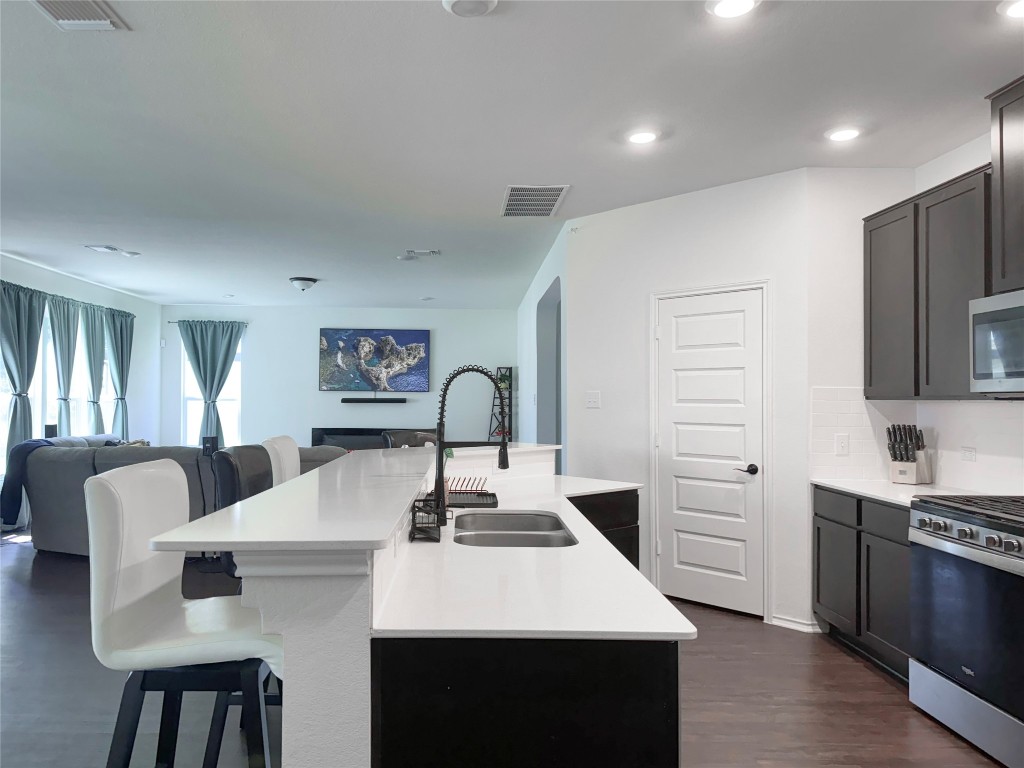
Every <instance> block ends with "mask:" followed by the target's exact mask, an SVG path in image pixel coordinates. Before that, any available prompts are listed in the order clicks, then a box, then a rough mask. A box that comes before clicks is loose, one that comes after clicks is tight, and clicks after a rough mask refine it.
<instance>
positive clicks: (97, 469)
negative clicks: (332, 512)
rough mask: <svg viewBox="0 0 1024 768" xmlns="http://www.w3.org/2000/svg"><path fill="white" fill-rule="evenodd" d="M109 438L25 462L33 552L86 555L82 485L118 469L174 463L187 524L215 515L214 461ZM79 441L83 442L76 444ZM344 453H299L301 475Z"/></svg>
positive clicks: (65, 446)
mask: <svg viewBox="0 0 1024 768" xmlns="http://www.w3.org/2000/svg"><path fill="white" fill-rule="evenodd" d="M116 439H117V438H116V437H114V436H112V435H93V436H90V437H78V438H52V440H53V442H54V443H58V441H59V444H58V445H54V446H53V447H43V448H37V449H36V450H35V451H33V452H32V454H31V455H30V456H29V457H28V461H27V463H26V473H25V493H26V495H27V496H28V500H29V505H30V506H31V509H32V544H33V546H34V547H35V548H36V549H37V550H44V551H48V552H66V553H68V554H72V555H88V554H89V531H88V525H87V523H86V517H85V481H86V479H88V478H90V477H92V476H93V475H98V474H101V473H103V472H106V471H108V470H111V469H116V468H117V467H125V466H128V465H130V464H141V463H143V462H146V461H155V460H156V459H173V460H174V461H176V462H177V463H178V464H179V465H180V466H181V468H182V469H183V470H184V471H185V477H186V479H187V480H188V497H189V519H190V520H195V519H196V518H199V517H202V516H203V515H208V514H210V513H211V512H213V511H215V510H216V503H217V502H216V498H217V495H216V483H215V481H214V475H213V461H212V459H211V457H209V456H203V455H202V450H201V449H199V448H190V447H185V446H152V447H144V446H134V445H124V446H113V447H106V446H104V443H105V442H106V441H107V440H116ZM79 441H81V442H79ZM345 453H346V451H345V450H344V449H342V448H335V447H331V446H318V447H315V448H300V449H299V460H300V462H301V466H300V468H301V471H302V472H308V471H309V470H311V469H314V468H316V467H319V466H320V465H321V464H325V463H327V462H328V461H333V460H334V459H337V458H339V457H340V456H344V455H345Z"/></svg>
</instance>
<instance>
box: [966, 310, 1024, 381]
mask: <svg viewBox="0 0 1024 768" xmlns="http://www.w3.org/2000/svg"><path fill="white" fill-rule="evenodd" d="M970 307H971V308H970V316H971V392H981V393H984V394H989V395H995V396H999V395H1007V396H1011V395H1021V396H1024V291H1014V292H1013V293H1001V294H999V295H998V296H989V297H987V298H984V299H974V300H973V301H971V304H970Z"/></svg>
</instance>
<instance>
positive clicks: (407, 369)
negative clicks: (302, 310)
mask: <svg viewBox="0 0 1024 768" xmlns="http://www.w3.org/2000/svg"><path fill="white" fill-rule="evenodd" d="M320 391H322V392H429V391H430V331H422V330H397V329H392V330H382V329H376V328H374V329H371V328H321V329H320Z"/></svg>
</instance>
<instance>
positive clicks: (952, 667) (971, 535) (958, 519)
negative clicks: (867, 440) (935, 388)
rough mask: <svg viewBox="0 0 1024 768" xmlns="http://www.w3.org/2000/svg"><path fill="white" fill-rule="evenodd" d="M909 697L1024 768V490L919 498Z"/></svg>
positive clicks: (914, 518)
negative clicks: (1022, 493) (1008, 493)
mask: <svg viewBox="0 0 1024 768" xmlns="http://www.w3.org/2000/svg"><path fill="white" fill-rule="evenodd" d="M910 546H911V556H910V557H911V592H910V594H911V600H910V603H911V608H910V624H911V643H910V648H911V660H910V700H911V702H913V703H914V704H915V705H916V706H917V707H919V708H920V709H922V710H924V711H925V712H927V713H928V714H929V715H931V716H932V717H934V718H935V719H936V720H938V721H940V722H941V723H943V724H945V725H946V726H947V727H949V728H950V729H952V730H954V731H956V732H957V733H959V734H960V735H961V736H963V737H964V738H965V739H967V740H968V741H970V742H971V743H973V744H974V745H976V746H977V747H978V748H980V749H982V750H984V751H985V752H987V753H989V754H990V755H991V756H992V757H994V758H996V759H997V760H999V761H1000V762H1002V763H1004V764H1005V765H1007V766H1010V767H1011V768H1024V496H919V497H917V498H915V499H914V500H913V502H912V503H911V514H910Z"/></svg>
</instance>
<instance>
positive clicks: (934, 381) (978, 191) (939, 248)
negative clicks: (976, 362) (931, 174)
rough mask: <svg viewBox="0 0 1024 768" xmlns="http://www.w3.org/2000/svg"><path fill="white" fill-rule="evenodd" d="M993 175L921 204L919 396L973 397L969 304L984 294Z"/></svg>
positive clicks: (961, 184)
mask: <svg viewBox="0 0 1024 768" xmlns="http://www.w3.org/2000/svg"><path fill="white" fill-rule="evenodd" d="M990 178H991V177H990V175H989V174H988V173H987V172H977V173H975V174H973V175H971V176H968V177H967V178H963V179H960V180H959V181H956V182H954V183H952V184H949V185H947V186H945V187H942V188H940V189H938V190H936V191H934V192H932V193H930V194H928V195H925V196H924V197H922V198H921V199H920V200H918V203H917V233H918V234H917V276H918V344H917V349H918V394H919V395H920V396H921V397H935V398H943V397H946V398H957V397H969V396H970V394H971V382H970V370H969V367H970V366H969V365H968V360H969V356H970V350H969V342H970V328H969V327H968V324H969V319H968V302H969V301H970V300H971V299H979V298H981V297H983V296H984V295H985V287H986V274H985V271H986V265H987V264H988V263H989V260H988V242H989V238H988V220H987V218H986V215H985V211H986V207H987V206H986V202H987V200H988V197H989V180H990Z"/></svg>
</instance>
